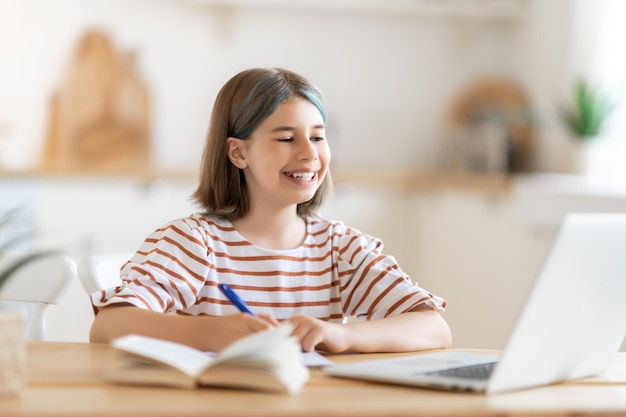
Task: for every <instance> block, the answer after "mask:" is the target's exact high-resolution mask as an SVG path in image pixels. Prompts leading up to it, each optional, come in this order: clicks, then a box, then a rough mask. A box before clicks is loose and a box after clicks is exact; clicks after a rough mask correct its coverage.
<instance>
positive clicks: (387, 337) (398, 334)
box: [289, 307, 452, 352]
mask: <svg viewBox="0 0 626 417" xmlns="http://www.w3.org/2000/svg"><path fill="white" fill-rule="evenodd" d="M289 321H290V322H291V323H292V324H293V325H294V336H296V338H297V339H298V340H300V343H301V344H302V348H303V349H304V350H305V351H311V350H313V349H315V348H319V349H323V350H327V351H329V352H344V351H355V352H408V351H416V350H426V349H438V348H447V347H450V345H451V344H452V336H451V333H450V328H449V327H448V324H447V323H446V322H445V320H444V319H443V318H442V317H441V315H440V314H439V313H438V312H436V311H434V310H431V309H429V308H428V307H424V308H422V309H419V310H417V311H412V312H408V313H403V314H399V315H397V316H391V317H386V318H384V319H380V320H372V321H363V322H351V323H346V324H339V323H329V322H325V321H321V320H317V319H314V318H311V317H306V316H298V317H294V318H293V319H291V320H289Z"/></svg>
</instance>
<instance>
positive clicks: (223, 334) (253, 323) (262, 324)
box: [209, 313, 278, 352]
mask: <svg viewBox="0 0 626 417" xmlns="http://www.w3.org/2000/svg"><path fill="white" fill-rule="evenodd" d="M211 319H212V321H213V322H214V323H215V324H214V326H215V327H213V330H212V333H213V334H212V335H210V336H209V337H210V338H211V339H212V340H213V343H216V347H215V349H214V350H215V351H216V352H218V351H220V350H222V349H224V348H225V347H226V346H228V345H230V344H231V343H233V342H234V341H236V340H238V339H241V338H242V337H244V336H248V335H250V334H252V333H256V332H260V331H262V330H266V329H269V328H271V327H275V326H277V325H278V321H277V320H276V319H275V318H274V317H273V316H268V315H265V314H260V315H259V317H258V318H256V317H253V316H251V315H250V314H247V313H240V314H232V315H228V316H222V317H212V318H211Z"/></svg>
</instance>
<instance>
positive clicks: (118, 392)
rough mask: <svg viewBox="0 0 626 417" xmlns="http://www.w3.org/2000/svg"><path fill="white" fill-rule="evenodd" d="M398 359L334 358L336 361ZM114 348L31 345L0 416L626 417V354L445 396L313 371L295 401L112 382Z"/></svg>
mask: <svg viewBox="0 0 626 417" xmlns="http://www.w3.org/2000/svg"><path fill="white" fill-rule="evenodd" d="M385 356H390V357H391V356H394V355H383V354H376V355H358V354H354V355H332V356H329V358H330V359H331V360H332V361H334V362H337V363H340V362H347V361H355V360H364V359H376V358H380V357H385ZM113 361H114V351H113V350H112V348H111V347H110V346H108V345H99V344H86V343H85V344H83V343H57V342H31V343H29V345H28V360H27V362H28V366H27V379H26V386H25V388H24V390H23V392H22V393H21V395H20V396H18V397H9V398H6V397H5V398H0V416H2V417H14V416H29V417H39V416H59V417H60V416H62V417H73V416H93V417H96V416H124V417H139V416H146V417H159V416H167V417H185V416H236V417H245V416H255V417H263V416H272V417H276V416H279V417H280V416H298V417H307V416H315V417H327V416H365V417H366V416H421V415H429V416H441V415H446V416H455V415H465V416H467V415H470V416H472V415H473V416H522V415H524V416H526V415H541V416H548V415H549V416H568V415H571V416H574V415H576V416H584V415H606V416H613V415H624V416H626V353H619V354H618V355H617V356H616V358H615V361H614V363H613V366H612V367H611V369H610V370H609V372H607V373H606V374H605V375H602V376H601V377H597V378H592V379H588V380H582V381H577V382H571V383H566V384H559V385H553V386H550V387H543V388H536V389H531V390H525V391H519V392H515V393H509V394H501V395H495V396H485V395H479V394H465V393H446V392H439V391H433V390H426V389H418V388H411V387H402V386H393V385H385V384H377V383H369V382H363V381H352V380H344V379H336V378H331V377H329V376H326V375H324V374H323V373H322V371H320V370H312V374H311V379H310V380H309V382H308V383H307V385H306V386H305V387H304V389H303V390H302V391H301V392H300V393H298V394H296V395H293V396H288V395H280V394H268V393H259V392H252V391H242V390H229V389H216V388H202V389H198V390H190V391H187V390H179V389H171V388H155V387H142V386H121V385H113V384H109V383H106V382H105V381H104V380H103V378H102V373H103V372H104V371H105V370H106V369H107V368H108V367H110V366H111V364H112V362H113Z"/></svg>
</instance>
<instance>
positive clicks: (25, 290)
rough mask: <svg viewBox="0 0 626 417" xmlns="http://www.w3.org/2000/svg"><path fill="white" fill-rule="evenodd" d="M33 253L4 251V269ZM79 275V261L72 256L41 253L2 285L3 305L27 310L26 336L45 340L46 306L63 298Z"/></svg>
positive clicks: (1, 256)
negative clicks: (77, 265)
mask: <svg viewBox="0 0 626 417" xmlns="http://www.w3.org/2000/svg"><path fill="white" fill-rule="evenodd" d="M29 255H30V253H29V252H14V251H7V252H1V253H0V271H5V270H6V268H9V267H10V266H11V265H14V264H15V263H16V262H19V261H20V260H21V259H24V257H27V256H29ZM76 278H77V271H76V263H75V262H74V260H73V259H72V258H70V257H68V256H65V255H62V254H52V253H49V254H45V255H44V256H39V257H37V258H35V259H33V260H31V261H29V262H27V263H25V264H23V265H22V266H20V267H19V268H17V269H15V271H14V272H13V273H12V274H11V276H10V277H9V278H8V280H7V281H5V283H4V284H3V285H2V286H0V308H12V309H17V310H20V311H21V312H23V314H24V319H25V329H24V330H25V335H24V336H25V338H26V339H27V340H44V339H45V335H46V322H45V313H46V309H47V308H48V306H49V305H53V304H58V303H59V302H60V301H61V298H62V297H63V295H64V294H65V291H66V290H67V288H68V287H69V285H70V284H71V282H72V280H73V279H76Z"/></svg>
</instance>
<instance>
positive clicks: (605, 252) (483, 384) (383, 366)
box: [324, 213, 626, 394]
mask: <svg viewBox="0 0 626 417" xmlns="http://www.w3.org/2000/svg"><path fill="white" fill-rule="evenodd" d="M503 279H505V278H503ZM494 313H496V314H497V312H494ZM625 318H626V213H623V214H621V213H620V214H617V213H616V214H608V213H606V214H578V213H576V214H568V215H566V216H565V217H564V219H563V222H562V224H561V226H560V228H559V230H558V232H557V234H556V237H555V239H554V241H553V243H552V247H551V249H550V251H549V253H548V256H547V257H546V259H545V260H544V264H543V266H542V268H541V270H540V271H539V274H538V276H537V278H536V280H535V282H534V283H533V286H532V288H531V290H530V291H529V294H528V295H527V297H526V300H525V302H524V305H523V308H522V309H521V313H520V314H519V316H518V318H517V320H516V323H515V325H514V326H513V328H512V331H511V333H510V335H509V337H508V339H507V342H506V344H505V346H504V349H503V350H502V352H501V354H499V355H490V354H482V353H475V352H471V351H461V350H459V351H457V350H445V351H436V352H423V353H416V354H414V355H409V356H404V357H400V358H392V359H382V360H368V361H361V362H356V363H349V364H340V365H335V366H332V367H328V368H325V369H324V372H325V373H327V374H328V375H331V376H335V377H343V378H352V379H364V380H371V381H378V382H386V383H393V384H402V385H411V386H417V387H424V388H434V389H446V390H456V391H468V392H478V393H486V394H495V393H501V392H506V391H512V390H520V389H526V388H531V387H537V386H543V385H548V384H553V383H558V382H563V381H568V380H573V379H579V378H585V377H591V376H595V375H598V374H601V373H603V372H604V371H605V370H607V368H608V367H609V365H610V363H611V362H612V360H613V359H614V356H615V353H616V352H617V351H618V350H619V348H620V346H621V343H622V341H623V339H624V336H625V335H626V319H625Z"/></svg>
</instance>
